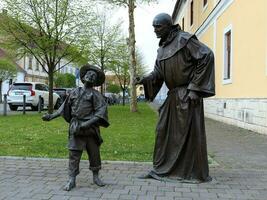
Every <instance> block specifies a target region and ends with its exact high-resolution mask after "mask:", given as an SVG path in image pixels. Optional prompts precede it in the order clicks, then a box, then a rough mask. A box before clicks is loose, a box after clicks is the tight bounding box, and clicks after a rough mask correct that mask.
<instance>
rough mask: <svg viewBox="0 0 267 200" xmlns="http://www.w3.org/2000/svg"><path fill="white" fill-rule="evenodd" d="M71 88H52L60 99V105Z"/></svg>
mask: <svg viewBox="0 0 267 200" xmlns="http://www.w3.org/2000/svg"><path fill="white" fill-rule="evenodd" d="M72 89H73V88H54V89H53V91H54V92H55V93H57V94H58V95H59V97H60V105H61V104H62V103H63V102H64V101H65V99H66V97H67V95H68V94H69V93H70V91H71V90H72Z"/></svg>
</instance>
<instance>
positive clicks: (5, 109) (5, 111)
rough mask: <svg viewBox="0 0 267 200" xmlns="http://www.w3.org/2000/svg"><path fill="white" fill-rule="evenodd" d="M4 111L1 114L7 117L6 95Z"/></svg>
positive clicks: (5, 96)
mask: <svg viewBox="0 0 267 200" xmlns="http://www.w3.org/2000/svg"><path fill="white" fill-rule="evenodd" d="M3 106H4V111H3V114H4V116H6V115H7V95H6V94H4V105H3Z"/></svg>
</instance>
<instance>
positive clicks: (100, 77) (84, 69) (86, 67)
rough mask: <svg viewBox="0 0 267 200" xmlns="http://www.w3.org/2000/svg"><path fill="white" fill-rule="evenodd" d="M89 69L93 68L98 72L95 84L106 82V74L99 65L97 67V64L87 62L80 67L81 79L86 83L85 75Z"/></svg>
mask: <svg viewBox="0 0 267 200" xmlns="http://www.w3.org/2000/svg"><path fill="white" fill-rule="evenodd" d="M89 70H93V71H95V72H96V74H97V79H96V82H95V84H94V86H100V85H102V84H103V83H104V82H105V74H104V72H103V71H102V70H101V69H100V68H99V67H96V66H94V65H90V64H86V65H84V66H82V67H81V69H80V79H81V81H82V82H83V83H84V81H83V77H84V76H85V74H86V73H87V71H89Z"/></svg>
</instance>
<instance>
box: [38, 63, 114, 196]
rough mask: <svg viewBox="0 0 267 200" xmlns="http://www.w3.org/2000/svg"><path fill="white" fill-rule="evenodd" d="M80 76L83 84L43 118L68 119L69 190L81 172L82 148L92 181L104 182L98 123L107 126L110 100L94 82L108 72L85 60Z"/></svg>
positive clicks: (67, 186) (96, 82)
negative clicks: (60, 117)
mask: <svg viewBox="0 0 267 200" xmlns="http://www.w3.org/2000/svg"><path fill="white" fill-rule="evenodd" d="M80 78H81V81H82V82H83V84H84V87H78V88H76V89H74V90H72V91H71V92H70V94H69V95H68V97H67V98H66V100H65V101H64V103H63V104H62V105H61V107H60V108H59V109H58V110H57V111H56V112H54V113H53V114H46V115H44V116H43V118H42V119H43V120H44V121H50V120H52V119H54V118H56V117H59V116H63V117H64V119H65V120H66V121H67V122H69V124H70V125H69V137H68V138H69V141H68V149H69V169H68V171H69V180H68V182H67V184H66V185H65V187H64V190H66V191H70V190H71V189H72V188H74V187H75V186H76V176H77V175H78V174H79V163H80V159H81V156H82V152H83V150H86V151H87V154H88V157H89V162H90V166H89V169H90V170H91V171H92V172H93V181H94V183H95V184H96V185H98V186H100V187H101V186H104V185H105V184H104V183H103V182H102V181H101V179H100V178H99V175H98V172H99V170H100V169H101V158H100V150H99V149H100V145H101V143H102V142H103V140H102V138H101V135H100V130H99V126H103V127H108V126H109V122H108V112H107V104H106V102H105V100H104V98H103V96H102V94H101V93H100V92H98V91H97V90H95V89H94V88H93V87H94V86H100V85H102V84H103V83H104V81H105V74H104V73H103V71H102V70H100V69H99V68H98V67H95V66H93V65H89V64H86V65H84V66H83V67H82V68H81V69H80Z"/></svg>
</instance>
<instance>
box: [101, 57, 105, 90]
mask: <svg viewBox="0 0 267 200" xmlns="http://www.w3.org/2000/svg"><path fill="white" fill-rule="evenodd" d="M100 62H101V70H102V71H103V72H104V58H103V57H102V56H101V61H100ZM104 84H105V83H103V84H102V85H101V86H100V92H101V94H103V95H104V93H105V91H104Z"/></svg>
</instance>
